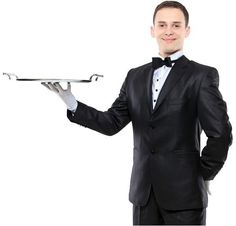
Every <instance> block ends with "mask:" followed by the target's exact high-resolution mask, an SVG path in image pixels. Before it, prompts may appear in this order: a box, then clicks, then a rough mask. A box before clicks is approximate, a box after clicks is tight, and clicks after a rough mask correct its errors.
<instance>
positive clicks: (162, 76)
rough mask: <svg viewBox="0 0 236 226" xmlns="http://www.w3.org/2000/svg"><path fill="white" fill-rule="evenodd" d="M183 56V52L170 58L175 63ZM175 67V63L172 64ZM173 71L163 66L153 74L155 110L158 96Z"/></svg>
mask: <svg viewBox="0 0 236 226" xmlns="http://www.w3.org/2000/svg"><path fill="white" fill-rule="evenodd" d="M181 56H183V51H182V50H180V51H178V52H176V53H174V54H172V55H170V56H169V57H170V58H171V60H172V61H173V60H177V59H179V58H180V57H181ZM159 57H161V56H159ZM161 58H162V59H163V57H161ZM173 65H174V63H173V64H172V66H173ZM171 69H172V67H167V66H165V65H163V66H162V67H160V68H157V69H156V70H155V71H154V73H153V79H152V106H153V109H154V108H155V106H156V102H157V100H158V96H159V94H160V92H161V89H162V87H163V85H164V83H165V81H166V79H167V77H168V75H169V73H170V71H171Z"/></svg>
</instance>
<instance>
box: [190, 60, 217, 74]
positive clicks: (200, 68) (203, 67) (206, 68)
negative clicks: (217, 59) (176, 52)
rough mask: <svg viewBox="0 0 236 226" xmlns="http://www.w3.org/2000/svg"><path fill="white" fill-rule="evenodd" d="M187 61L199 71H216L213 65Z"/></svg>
mask: <svg viewBox="0 0 236 226" xmlns="http://www.w3.org/2000/svg"><path fill="white" fill-rule="evenodd" d="M189 63H190V64H191V66H192V67H193V68H194V69H195V70H196V71H199V72H209V71H212V70H213V71H217V69H216V68H215V67H212V66H209V65H205V64H201V63H198V62H196V61H193V60H190V61H189Z"/></svg>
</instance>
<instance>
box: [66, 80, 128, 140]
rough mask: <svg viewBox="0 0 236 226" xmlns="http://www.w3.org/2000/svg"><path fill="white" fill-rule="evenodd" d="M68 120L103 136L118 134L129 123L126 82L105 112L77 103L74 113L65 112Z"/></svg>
mask: <svg viewBox="0 0 236 226" xmlns="http://www.w3.org/2000/svg"><path fill="white" fill-rule="evenodd" d="M67 117H68V119H69V120H70V121H71V122H73V123H77V124H79V125H82V126H84V127H88V128H90V129H92V130H95V131H97V132H99V133H102V134H105V135H109V136H111V135H114V134H116V133H118V132H119V131H120V130H121V129H122V128H124V127H125V126H126V125H127V124H128V123H129V122H130V115H129V111H128V103H127V96H126V81H125V82H124V84H123V85H122V87H121V90H120V94H119V96H118V98H117V99H116V100H115V102H114V103H113V104H112V106H111V107H110V108H109V109H108V110H107V111H104V112H102V111H98V110H96V109H94V108H92V107H90V106H87V105H85V104H83V103H81V102H79V101H78V107H77V109H76V111H75V113H72V112H71V111H69V110H68V111H67Z"/></svg>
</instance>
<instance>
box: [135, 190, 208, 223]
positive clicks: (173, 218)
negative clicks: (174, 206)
mask: <svg viewBox="0 0 236 226" xmlns="http://www.w3.org/2000/svg"><path fill="white" fill-rule="evenodd" d="M133 224H134V225H206V209H205V208H203V209H191V210H177V211H176V210H165V209H162V208H160V207H159V206H158V203H157V201H156V199H155V195H154V192H153V190H151V193H150V197H149V200H148V203H147V204H146V205H145V206H135V205H134V206H133Z"/></svg>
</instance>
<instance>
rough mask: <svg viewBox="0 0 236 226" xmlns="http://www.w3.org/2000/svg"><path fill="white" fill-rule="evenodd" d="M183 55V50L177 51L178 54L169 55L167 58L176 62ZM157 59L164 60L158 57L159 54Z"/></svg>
mask: <svg viewBox="0 0 236 226" xmlns="http://www.w3.org/2000/svg"><path fill="white" fill-rule="evenodd" d="M183 55H184V53H183V50H179V51H178V52H176V53H173V54H171V55H170V56H169V57H170V59H171V60H172V61H173V60H178V59H179V58H180V57H182V56H183ZM159 57H160V58H162V59H163V60H164V58H163V57H162V56H160V54H159Z"/></svg>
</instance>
